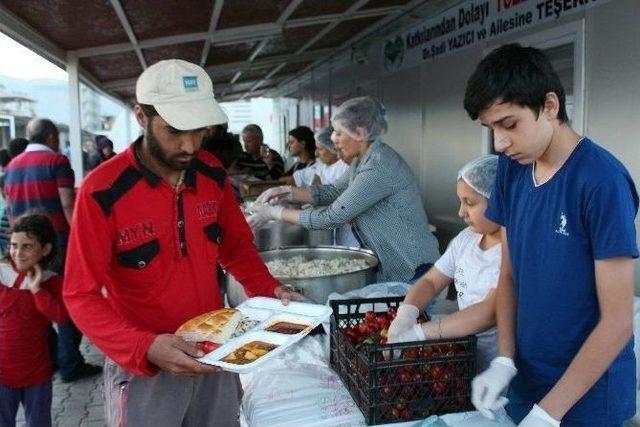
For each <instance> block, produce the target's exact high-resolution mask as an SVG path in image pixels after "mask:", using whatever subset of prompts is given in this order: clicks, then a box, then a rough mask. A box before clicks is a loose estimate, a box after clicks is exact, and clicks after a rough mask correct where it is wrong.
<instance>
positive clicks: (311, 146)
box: [289, 126, 316, 159]
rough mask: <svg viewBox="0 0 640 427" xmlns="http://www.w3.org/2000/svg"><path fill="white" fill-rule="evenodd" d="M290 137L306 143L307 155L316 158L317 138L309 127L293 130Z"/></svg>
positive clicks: (299, 127)
mask: <svg viewBox="0 0 640 427" xmlns="http://www.w3.org/2000/svg"><path fill="white" fill-rule="evenodd" d="M289 135H291V136H292V137H294V138H295V139H297V140H298V141H304V151H306V152H307V155H308V156H309V157H311V158H312V159H315V158H316V138H315V136H314V134H313V131H312V130H311V129H310V128H308V127H307V126H298V127H297V128H295V129H291V130H290V131H289Z"/></svg>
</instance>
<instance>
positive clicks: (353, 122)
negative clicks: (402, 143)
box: [331, 96, 387, 141]
mask: <svg viewBox="0 0 640 427" xmlns="http://www.w3.org/2000/svg"><path fill="white" fill-rule="evenodd" d="M384 115H385V109H384V106H383V105H382V104H381V103H380V102H379V101H377V100H375V99H373V98H371V97H370V96H362V97H359V98H352V99H349V100H347V101H345V102H343V103H342V105H340V106H339V107H338V109H337V111H336V112H335V113H334V114H333V117H331V121H332V123H333V124H334V126H335V125H339V126H341V127H342V128H344V129H345V130H346V131H347V132H348V133H349V134H351V135H352V136H353V135H355V133H356V128H357V127H358V126H360V127H361V128H362V129H364V131H365V133H366V135H365V136H366V139H367V140H368V141H372V140H374V139H376V138H378V137H379V136H380V135H382V134H383V133H385V132H386V131H387V121H386V120H385V118H384Z"/></svg>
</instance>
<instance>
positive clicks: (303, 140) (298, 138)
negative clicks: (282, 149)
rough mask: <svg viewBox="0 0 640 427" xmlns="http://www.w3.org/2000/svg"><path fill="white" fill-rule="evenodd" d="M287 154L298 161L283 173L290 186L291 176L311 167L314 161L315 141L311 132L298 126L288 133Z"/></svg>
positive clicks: (304, 127)
mask: <svg viewBox="0 0 640 427" xmlns="http://www.w3.org/2000/svg"><path fill="white" fill-rule="evenodd" d="M288 148H289V154H291V156H293V157H297V158H298V160H297V161H296V162H295V163H294V164H293V166H291V168H289V170H288V171H286V172H285V174H284V175H285V177H288V179H287V182H289V184H291V183H292V182H293V178H291V176H292V175H293V174H294V173H295V172H297V171H300V170H302V169H305V168H307V167H309V166H312V165H313V164H314V163H315V161H316V140H315V137H314V135H313V131H312V130H311V129H309V128H308V127H306V126H298V127H297V128H295V129H292V130H290V131H289V140H288Z"/></svg>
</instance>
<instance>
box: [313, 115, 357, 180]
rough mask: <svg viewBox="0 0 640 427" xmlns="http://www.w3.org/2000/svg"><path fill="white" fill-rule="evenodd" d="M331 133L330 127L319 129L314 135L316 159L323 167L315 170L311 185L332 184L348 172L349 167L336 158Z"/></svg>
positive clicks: (336, 154) (336, 153)
mask: <svg viewBox="0 0 640 427" xmlns="http://www.w3.org/2000/svg"><path fill="white" fill-rule="evenodd" d="M332 133H333V128H331V127H327V128H323V129H320V130H319V131H318V132H317V133H316V142H317V145H316V147H317V149H316V152H317V155H316V157H317V158H318V160H320V163H322V164H323V165H324V167H321V168H318V169H317V171H316V174H315V176H314V178H313V179H312V184H316V185H326V184H333V183H334V182H336V181H338V179H340V177H341V176H342V175H344V174H345V173H346V172H347V171H348V170H349V165H348V164H347V163H346V162H345V161H344V160H342V159H340V158H339V157H338V152H337V150H336V146H335V144H334V143H333V141H332V140H331V134H332Z"/></svg>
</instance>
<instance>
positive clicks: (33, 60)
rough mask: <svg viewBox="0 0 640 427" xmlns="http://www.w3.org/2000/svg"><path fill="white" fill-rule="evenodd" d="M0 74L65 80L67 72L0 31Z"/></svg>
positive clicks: (20, 77) (21, 77)
mask: <svg viewBox="0 0 640 427" xmlns="http://www.w3.org/2000/svg"><path fill="white" fill-rule="evenodd" d="M0 58H2V60H1V61H0V74H2V75H5V76H10V77H15V78H19V79H25V80H32V79H55V80H67V72H66V71H64V70H63V69H62V68H59V67H57V66H55V65H53V64H52V63H51V62H49V61H47V60H46V59H44V58H43V57H41V56H40V55H38V54H36V53H34V52H33V51H31V50H29V49H28V48H26V47H24V46H23V45H21V44H20V43H18V42H16V41H14V40H13V39H12V38H10V37H8V36H6V35H5V34H3V33H0Z"/></svg>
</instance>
